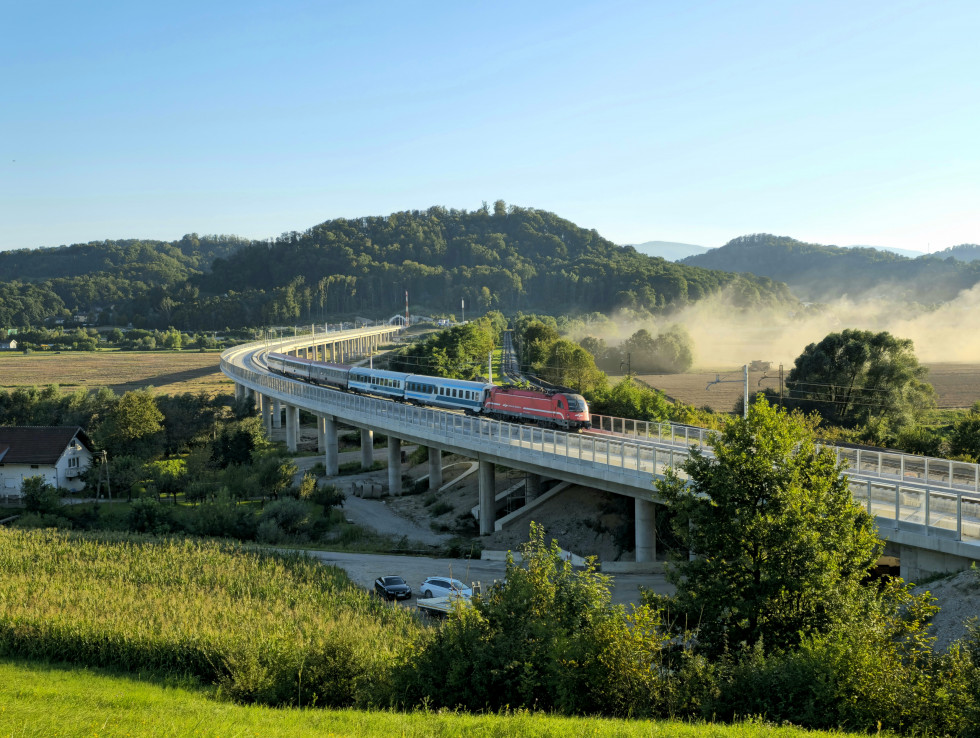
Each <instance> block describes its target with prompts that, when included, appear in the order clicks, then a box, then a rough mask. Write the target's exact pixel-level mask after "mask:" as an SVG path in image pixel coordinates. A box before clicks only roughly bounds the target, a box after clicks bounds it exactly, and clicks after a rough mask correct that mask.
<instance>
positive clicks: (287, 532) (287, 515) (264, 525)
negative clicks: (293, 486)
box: [259, 498, 314, 543]
mask: <svg viewBox="0 0 980 738" xmlns="http://www.w3.org/2000/svg"><path fill="white" fill-rule="evenodd" d="M313 516H314V509H313V505H311V504H310V503H309V502H305V501H303V500H294V499H289V498H286V499H282V500H276V501H275V502H270V503H269V504H268V505H266V506H265V509H264V510H263V511H262V515H261V516H260V517H259V531H260V532H261V531H265V534H266V535H272V536H276V535H279V538H276V540H268V541H263V542H264V543H279V542H280V541H281V540H282V537H283V536H286V537H290V538H306V537H307V536H308V534H309V532H310V529H311V527H312V523H313ZM268 523H274V524H275V528H273V527H272V526H271V525H268ZM260 540H262V539H260Z"/></svg>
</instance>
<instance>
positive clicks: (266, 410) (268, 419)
mask: <svg viewBox="0 0 980 738" xmlns="http://www.w3.org/2000/svg"><path fill="white" fill-rule="evenodd" d="M262 425H263V426H264V427H265V434H266V435H267V436H270V437H271V436H272V403H271V402H269V398H268V397H264V398H262Z"/></svg>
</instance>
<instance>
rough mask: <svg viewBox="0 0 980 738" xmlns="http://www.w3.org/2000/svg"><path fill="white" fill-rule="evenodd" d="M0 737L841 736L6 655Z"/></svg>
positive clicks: (0, 683) (1, 671) (0, 675)
mask: <svg viewBox="0 0 980 738" xmlns="http://www.w3.org/2000/svg"><path fill="white" fill-rule="evenodd" d="M0 735H2V736H18V737H21V736H23V738H41V737H43V738H48V737H49V736H64V737H65V738H72V737H74V736H78V737H79V738H81V737H82V736H85V738H91V737H92V736H99V737H100V738H101V737H103V736H105V737H107V738H110V737H113V736H140V737H143V736H155V737H156V736H159V737H167V736H174V737H178V736H179V737H181V738H182V737H183V736H240V737H242V738H244V737H245V736H262V737H263V738H264V737H265V736H311V737H312V736H316V737H317V738H325V737H327V736H385V738H389V737H390V736H458V735H464V736H557V737H561V736H568V737H569V738H571V737H573V736H574V737H575V738H578V736H623V738H629V737H631V736H638V737H639V736H647V737H649V736H658V737H659V736H677V737H678V738H709V737H715V736H717V737H718V738H764V737H766V738H768V737H769V736H773V737H774V738H792V737H793V736H812V737H813V738H819V737H820V736H830V735H833V736H838V737H839V736H842V735H844V734H841V733H822V732H810V731H804V730H800V729H798V728H792V727H774V726H769V725H765V724H761V723H741V724H736V725H715V724H703V723H694V724H691V723H682V722H677V721H657V722H654V721H645V720H642V721H641V720H636V721H630V720H607V719H601V718H560V717H553V716H549V715H542V714H531V713H527V712H518V713H516V714H509V715H468V714H460V713H455V712H425V711H418V712H412V713H397V712H389V711H375V712H367V711H360V710H318V709H313V710H305V709H304V710H299V709H274V708H269V707H257V706H243V705H236V704H233V703H229V702H220V701H217V700H215V699H214V696H213V690H209V689H204V688H198V687H195V686H194V685H193V683H184V684H181V683H180V682H179V681H174V680H169V681H168V680H166V679H162V678H160V677H156V676H154V675H148V674H142V675H141V674H123V673H119V672H115V673H113V672H107V671H104V670H98V669H89V668H74V669H73V668H70V667H66V666H60V665H48V664H41V663H31V662H26V661H19V660H18V661H6V662H0Z"/></svg>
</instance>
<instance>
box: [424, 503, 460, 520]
mask: <svg viewBox="0 0 980 738" xmlns="http://www.w3.org/2000/svg"><path fill="white" fill-rule="evenodd" d="M454 509H455V508H454V507H453V506H452V505H450V504H449V503H448V502H439V503H437V504H435V505H433V506H432V508H431V509H430V510H429V512H430V513H431V514H432V516H433V517H436V518H437V517H439V516H440V515H445V514H446V513H450V512H452V511H453V510H454Z"/></svg>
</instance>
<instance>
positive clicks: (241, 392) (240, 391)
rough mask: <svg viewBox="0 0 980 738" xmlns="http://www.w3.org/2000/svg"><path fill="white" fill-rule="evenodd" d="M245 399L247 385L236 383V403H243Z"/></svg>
mask: <svg viewBox="0 0 980 738" xmlns="http://www.w3.org/2000/svg"><path fill="white" fill-rule="evenodd" d="M243 397H245V385H243V384H239V383H238V382H235V402H236V403H239V402H241V401H242V398H243Z"/></svg>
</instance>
